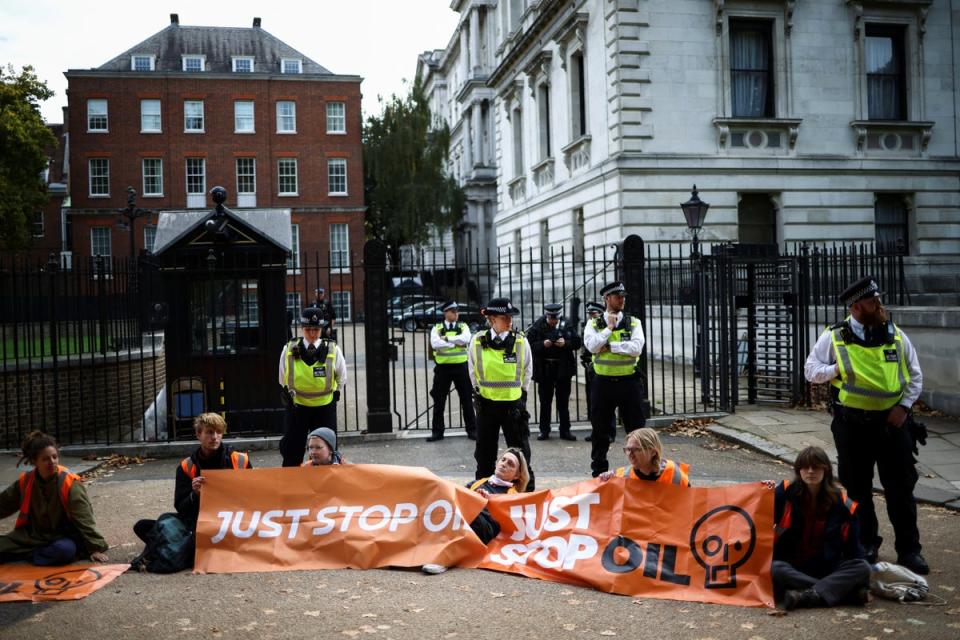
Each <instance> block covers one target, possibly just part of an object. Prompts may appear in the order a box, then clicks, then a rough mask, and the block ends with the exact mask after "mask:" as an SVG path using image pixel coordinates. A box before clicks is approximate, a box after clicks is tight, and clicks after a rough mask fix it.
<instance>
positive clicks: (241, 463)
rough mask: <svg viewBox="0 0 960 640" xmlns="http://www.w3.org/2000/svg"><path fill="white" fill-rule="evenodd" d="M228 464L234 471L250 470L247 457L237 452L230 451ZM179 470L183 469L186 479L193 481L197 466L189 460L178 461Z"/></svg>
mask: <svg viewBox="0 0 960 640" xmlns="http://www.w3.org/2000/svg"><path fill="white" fill-rule="evenodd" d="M230 464H231V465H232V466H233V468H234V469H249V468H250V458H248V457H247V454H245V453H240V452H239V451H232V452H231V453H230ZM180 468H181V469H183V472H184V473H185V474H187V477H188V478H190V479H191V480H193V479H194V478H196V477H197V465H196V464H195V463H194V462H193V460H192V459H190V458H184V459H183V460H181V461H180Z"/></svg>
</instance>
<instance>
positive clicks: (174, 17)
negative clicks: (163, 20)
mask: <svg viewBox="0 0 960 640" xmlns="http://www.w3.org/2000/svg"><path fill="white" fill-rule="evenodd" d="M170 24H177V25H179V24H180V16H179V15H178V14H176V13H171V14H170Z"/></svg>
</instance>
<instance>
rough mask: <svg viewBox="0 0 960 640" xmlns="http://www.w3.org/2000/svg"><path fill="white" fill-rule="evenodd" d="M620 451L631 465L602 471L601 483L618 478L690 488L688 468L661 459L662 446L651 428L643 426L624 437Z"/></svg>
mask: <svg viewBox="0 0 960 640" xmlns="http://www.w3.org/2000/svg"><path fill="white" fill-rule="evenodd" d="M623 452H624V453H625V454H626V455H627V460H629V461H630V466H628V467H620V468H618V469H617V470H615V471H605V472H603V473H601V474H600V476H599V477H600V479H601V480H609V479H610V478H612V477H614V476H617V477H618V478H633V479H634V480H650V481H652V482H663V483H664V484H674V485H677V486H680V487H689V486H690V478H689V476H688V475H687V472H688V469H689V466H688V465H686V464H684V463H682V462H674V461H673V460H667V459H666V458H664V457H663V443H661V442H660V436H658V435H657V432H656V431H654V430H653V429H651V428H649V427H644V428H642V429H637V430H636V431H631V432H630V433H629V434H627V442H626V444H625V445H624V447H623Z"/></svg>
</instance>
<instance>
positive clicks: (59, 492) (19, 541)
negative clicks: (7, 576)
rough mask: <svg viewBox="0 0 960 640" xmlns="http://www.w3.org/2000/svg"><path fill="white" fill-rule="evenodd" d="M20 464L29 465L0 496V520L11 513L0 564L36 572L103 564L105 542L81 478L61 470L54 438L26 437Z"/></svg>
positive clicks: (40, 434)
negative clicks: (23, 565) (29, 566)
mask: <svg viewBox="0 0 960 640" xmlns="http://www.w3.org/2000/svg"><path fill="white" fill-rule="evenodd" d="M22 451H23V455H22V457H21V458H20V460H19V461H18V462H17V465H18V466H19V464H20V463H21V462H23V461H24V460H26V461H27V462H29V463H30V464H31V465H33V467H34V469H33V470H32V471H24V472H22V473H21V474H20V477H19V479H18V480H17V481H16V482H14V483H13V484H11V485H10V486H9V487H7V488H6V489H5V490H4V491H3V492H2V493H0V518H6V517H7V516H9V515H12V514H14V513H16V514H17V521H16V523H15V524H14V529H13V531H11V532H10V533H7V534H4V535H0V562H15V561H18V560H24V561H27V562H30V563H33V564H35V565H37V566H42V567H46V566H56V565H64V564H69V563H71V562H73V561H74V560H76V559H77V558H78V557H80V558H87V557H89V558H90V559H91V560H93V561H95V562H107V560H108V558H107V555H106V554H105V553H103V552H104V551H106V550H107V541H106V540H104V538H103V536H102V535H100V533H99V532H98V531H97V524H96V522H95V521H94V519H93V508H92V507H91V506H90V499H89V498H88V497H87V490H86V488H84V486H83V482H82V481H81V480H80V477H79V476H77V475H75V474H73V473H70V471H69V470H68V469H67V468H66V467H61V466H60V464H59V463H60V448H59V446H58V445H57V441H56V440H55V439H54V438H53V436H49V435H47V434H45V433H43V432H41V431H32V432H30V433H29V434H27V437H26V438H24V440H23V445H22Z"/></svg>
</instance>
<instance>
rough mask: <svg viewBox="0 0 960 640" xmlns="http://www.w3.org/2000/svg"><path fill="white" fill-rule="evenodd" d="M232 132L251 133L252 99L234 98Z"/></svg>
mask: <svg viewBox="0 0 960 640" xmlns="http://www.w3.org/2000/svg"><path fill="white" fill-rule="evenodd" d="M233 131H234V133H253V132H254V131H253V101H252V100H236V101H235V102H234V103H233Z"/></svg>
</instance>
